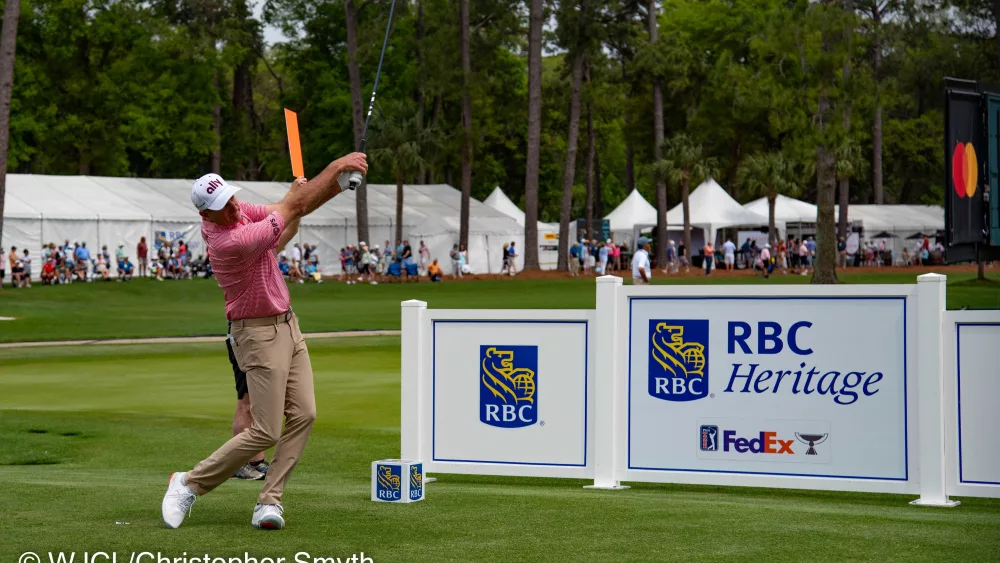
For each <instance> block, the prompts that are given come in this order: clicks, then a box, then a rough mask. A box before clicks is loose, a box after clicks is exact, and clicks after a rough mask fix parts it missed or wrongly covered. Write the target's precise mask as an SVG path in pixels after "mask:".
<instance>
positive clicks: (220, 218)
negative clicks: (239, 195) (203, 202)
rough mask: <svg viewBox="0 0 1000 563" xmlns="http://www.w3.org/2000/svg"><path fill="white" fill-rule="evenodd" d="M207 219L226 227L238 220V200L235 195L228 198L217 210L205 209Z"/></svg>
mask: <svg viewBox="0 0 1000 563" xmlns="http://www.w3.org/2000/svg"><path fill="white" fill-rule="evenodd" d="M206 214H207V217H206V218H207V219H208V220H209V221H211V222H213V223H215V224H216V225H221V226H223V227H228V226H229V225H235V224H236V223H237V222H239V220H240V202H239V200H238V199H236V196H233V197H231V198H229V201H227V202H226V205H225V206H224V207H223V208H222V209H220V210H218V211H207V212H206Z"/></svg>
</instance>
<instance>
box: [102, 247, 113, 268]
mask: <svg viewBox="0 0 1000 563" xmlns="http://www.w3.org/2000/svg"><path fill="white" fill-rule="evenodd" d="M101 256H103V257H104V263H105V264H110V263H111V253H110V252H108V245H106V244H105V245H103V246H101Z"/></svg>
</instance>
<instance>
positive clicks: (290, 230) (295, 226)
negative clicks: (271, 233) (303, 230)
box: [274, 219, 299, 252]
mask: <svg viewBox="0 0 1000 563" xmlns="http://www.w3.org/2000/svg"><path fill="white" fill-rule="evenodd" d="M298 232H299V220H298V219H295V220H293V221H291V222H289V223H286V224H285V230H283V231H281V238H279V239H278V246H276V247H274V251H275V252H281V251H282V250H284V249H285V245H287V244H288V242H289V241H290V240H292V239H293V238H295V234H296V233H298Z"/></svg>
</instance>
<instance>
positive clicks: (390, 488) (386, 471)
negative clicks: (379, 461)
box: [375, 465, 402, 500]
mask: <svg viewBox="0 0 1000 563" xmlns="http://www.w3.org/2000/svg"><path fill="white" fill-rule="evenodd" d="M377 473H378V483H377V484H376V486H375V493H376V494H377V495H378V498H380V499H382V500H400V499H401V498H402V497H401V496H400V495H401V491H400V486H401V485H402V481H401V477H402V476H401V475H400V473H399V466H398V465H379V466H378V471H377Z"/></svg>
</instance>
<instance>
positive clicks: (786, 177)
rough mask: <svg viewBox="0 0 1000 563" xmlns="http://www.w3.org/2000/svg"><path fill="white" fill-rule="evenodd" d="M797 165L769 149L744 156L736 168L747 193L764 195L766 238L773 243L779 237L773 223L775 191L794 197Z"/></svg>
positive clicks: (796, 183)
mask: <svg viewBox="0 0 1000 563" xmlns="http://www.w3.org/2000/svg"><path fill="white" fill-rule="evenodd" d="M796 168H797V166H796V164H795V163H794V161H792V160H790V159H789V158H788V157H787V156H785V154H784V153H781V152H769V153H764V154H755V155H753V156H751V157H749V158H747V159H746V161H745V162H744V163H743V165H742V166H741V167H740V170H739V180H738V181H739V183H740V185H742V186H743V187H744V189H746V190H747V192H749V193H750V194H753V195H756V196H758V197H766V198H767V228H768V237H767V238H768V240H770V241H771V242H772V243H774V242H775V241H777V239H778V230H777V228H776V227H775V223H774V205H775V202H776V201H777V199H778V194H781V195H786V196H789V197H795V196H797V195H799V193H800V191H801V189H802V188H801V186H800V184H799V183H798V182H797V180H798V178H799V175H798V174H797V170H796Z"/></svg>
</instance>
